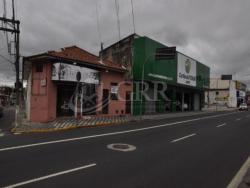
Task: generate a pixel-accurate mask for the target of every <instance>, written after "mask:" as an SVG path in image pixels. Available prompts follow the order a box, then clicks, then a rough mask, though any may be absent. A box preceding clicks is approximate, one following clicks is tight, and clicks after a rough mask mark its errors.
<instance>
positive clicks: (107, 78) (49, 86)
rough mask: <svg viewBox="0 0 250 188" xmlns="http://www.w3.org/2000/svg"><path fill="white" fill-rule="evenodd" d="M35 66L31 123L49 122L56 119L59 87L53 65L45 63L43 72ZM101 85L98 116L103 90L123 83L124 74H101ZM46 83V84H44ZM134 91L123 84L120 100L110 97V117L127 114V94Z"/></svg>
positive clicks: (33, 66)
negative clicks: (52, 77) (114, 84)
mask: <svg viewBox="0 0 250 188" xmlns="http://www.w3.org/2000/svg"><path fill="white" fill-rule="evenodd" d="M35 64H36V63H33V65H32V86H31V88H32V89H31V102H30V121H32V122H49V121H53V120H55V119H56V116H57V115H56V105H57V86H56V83H55V82H53V81H52V80H51V71H52V64H51V63H44V67H43V72H41V73H39V72H36V69H35ZM100 80H101V84H100V85H98V86H97V104H98V107H99V108H97V114H102V92H103V91H102V90H103V89H108V90H109V94H110V90H111V83H118V84H120V83H123V81H124V73H117V72H111V71H109V72H105V71H103V72H101V73H100ZM44 82H45V83H44ZM127 91H130V92H131V91H132V85H131V84H130V85H128V84H121V85H120V87H119V91H118V93H119V96H120V99H119V100H111V98H110V96H109V112H108V115H121V114H122V111H123V114H125V111H126V109H125V107H126V106H125V104H126V101H125V99H126V92H127Z"/></svg>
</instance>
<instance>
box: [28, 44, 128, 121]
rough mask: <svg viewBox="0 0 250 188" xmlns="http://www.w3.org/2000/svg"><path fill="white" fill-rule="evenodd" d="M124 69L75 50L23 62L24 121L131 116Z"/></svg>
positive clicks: (64, 50)
mask: <svg viewBox="0 0 250 188" xmlns="http://www.w3.org/2000/svg"><path fill="white" fill-rule="evenodd" d="M126 72H127V70H126V68H125V67H123V66H121V65H119V64H114V63H112V62H110V61H106V60H105V61H101V60H100V58H99V57H97V56H95V55H93V54H91V53H89V52H87V51H85V50H83V49H81V48H79V47H76V46H72V47H66V48H63V49H61V51H58V52H57V51H49V52H46V53H43V54H38V55H33V56H29V57H25V58H24V80H27V97H26V109H27V119H28V120H29V121H32V122H49V121H53V120H55V119H56V118H57V117H71V116H72V117H75V118H81V117H84V116H89V115H112V116H113V115H125V114H130V113H131V102H130V98H131V93H132V84H131V83H130V82H126V81H125V77H126V76H125V74H126Z"/></svg>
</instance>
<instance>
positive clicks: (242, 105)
mask: <svg viewBox="0 0 250 188" xmlns="http://www.w3.org/2000/svg"><path fill="white" fill-rule="evenodd" d="M239 110H240V111H243V110H246V111H248V106H247V104H246V103H242V104H240V106H239Z"/></svg>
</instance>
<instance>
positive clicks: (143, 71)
mask: <svg viewBox="0 0 250 188" xmlns="http://www.w3.org/2000/svg"><path fill="white" fill-rule="evenodd" d="M166 49H170V50H172V49H174V51H176V48H175V47H170V48H166ZM157 55H158V56H166V57H165V60H166V59H170V58H169V57H171V58H173V57H176V54H175V53H171V52H169V51H167V53H154V54H151V55H149V56H148V57H147V58H146V60H145V61H144V62H143V64H142V75H141V93H140V119H141V120H142V91H143V87H144V73H145V64H146V63H147V62H148V61H149V59H150V58H151V57H152V56H153V57H155V56H157ZM163 59H164V58H162V60H163Z"/></svg>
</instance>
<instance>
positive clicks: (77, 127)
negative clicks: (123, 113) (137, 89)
mask: <svg viewBox="0 0 250 188" xmlns="http://www.w3.org/2000/svg"><path fill="white" fill-rule="evenodd" d="M126 122H129V121H118V122H117V121H115V122H105V123H98V124H97V123H96V124H95V125H84V126H78V125H72V126H70V127H63V128H48V129H45V128H38V129H30V130H18V129H20V128H16V127H15V128H12V129H11V130H10V132H11V133H13V134H25V133H48V132H57V131H67V130H73V129H80V128H94V127H104V126H115V125H121V124H124V123H126Z"/></svg>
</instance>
